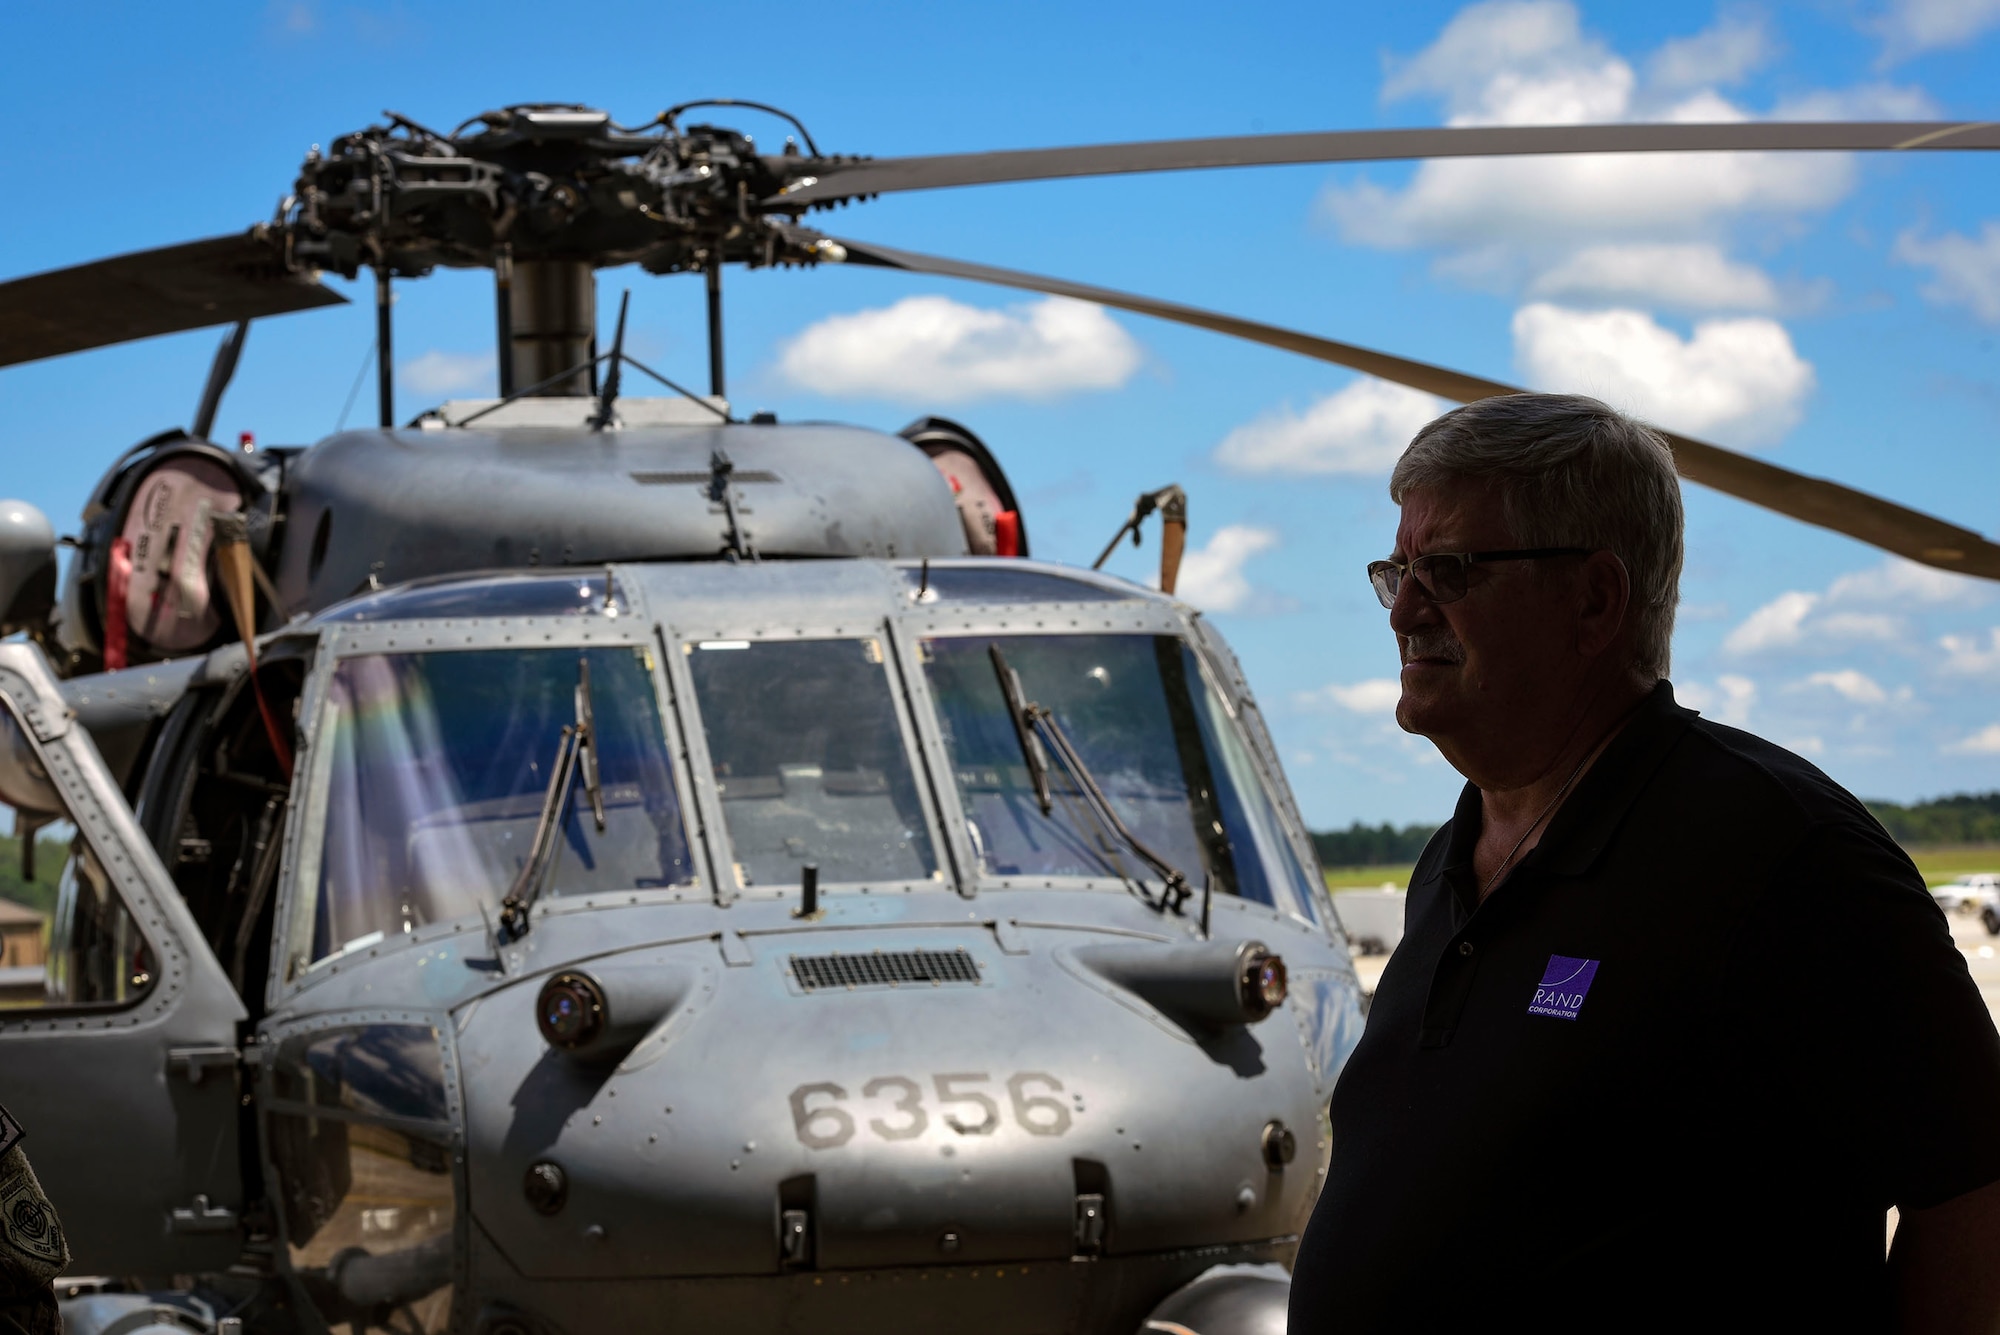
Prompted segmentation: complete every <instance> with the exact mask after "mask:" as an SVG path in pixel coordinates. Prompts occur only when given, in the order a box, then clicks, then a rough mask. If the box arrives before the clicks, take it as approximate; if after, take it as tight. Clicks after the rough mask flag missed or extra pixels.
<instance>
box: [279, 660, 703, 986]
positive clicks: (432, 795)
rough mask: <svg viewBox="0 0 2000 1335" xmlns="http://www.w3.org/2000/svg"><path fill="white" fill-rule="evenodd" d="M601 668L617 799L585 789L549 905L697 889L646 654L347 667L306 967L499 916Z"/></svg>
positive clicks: (553, 874)
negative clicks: (485, 915)
mask: <svg viewBox="0 0 2000 1335" xmlns="http://www.w3.org/2000/svg"><path fill="white" fill-rule="evenodd" d="M583 661H587V662H588V663H589V665H590V691H591V698H592V701H593V706H594V709H593V712H594V713H595V716H596V730H597V737H596V748H597V761H598V767H599V774H600V783H601V786H602V794H603V800H604V816H605V829H604V830H603V832H602V833H600V832H599V831H598V829H597V823H596V821H595V819H594V818H593V817H592V815H591V811H590V805H589V800H588V797H587V796H586V794H585V793H584V791H583V785H582V784H581V783H578V784H575V785H573V786H572V789H571V792H570V795H569V801H568V803H567V805H566V807H565V810H564V813H563V824H562V829H561V836H560V838H559V839H558V840H557V843H556V852H555V856H554V858H553V866H552V867H551V868H550V871H549V876H548V888H547V889H546V890H545V891H544V892H543V893H544V894H546V895H565V894H569V895H577V894H589V893H592V892H595V891H604V890H630V889H643V888H648V887H659V886H673V885H683V884H687V883H689V882H691V881H693V880H694V867H693V862H692V860H691V858H690V856H689V852H688V841H687V834H686V830H685V826H684V824H683V822H682V819H681V809H680V800H679V798H678V796H677V795H676V793H675V791H674V781H673V770H672V767H671V766H670V765H669V763H668V758H667V744H666V735H665V732H664V729H663V726H662V722H661V718H660V707H659V699H658V696H657V695H656V694H655V693H654V688H653V670H652V655H651V653H650V652H649V651H648V650H647V649H645V648H643V647H641V646H623V647H614V648H593V649H582V650H578V649H543V650H528V651H521V650H513V649H496V650H466V651H462V652H451V653H425V654H367V655H362V656H358V657H354V658H346V659H342V660H341V662H340V664H339V665H338V667H336V668H335V670H334V674H333V681H332V684H331V687H330V689H329V691H328V705H329V713H328V719H327V726H326V728H325V729H324V733H323V735H324V736H325V738H326V741H325V743H324V749H325V750H326V751H327V752H328V753H329V754H328V757H327V759H326V760H324V761H323V762H322V763H323V764H324V766H325V768H326V776H327V777H326V837H325V842H324V844H323V845H322V849H321V856H320V866H319V899H318V910H317V913H316V915H315V919H314V922H313V937H312V946H311V953H310V956H309V958H310V959H314V960H317V959H321V958H323V957H325V956H327V955H330V954H333V953H334V952H336V951H339V950H343V949H352V948H354V947H356V946H359V945H363V944H368V943H370V942H371V941H373V940H377V939H380V938H381V937H382V936H385V935H393V934H395V933H399V932H408V931H412V930H414V929H415V928H418V927H421V926H423V925H425V924H426V923H432V922H442V921H446V920H449V919H454V918H461V917H465V916H467V915H469V914H476V913H478V912H479V911H480V909H481V907H482V906H484V907H488V908H492V907H497V906H498V904H499V903H500V900H501V898H502V897H503V896H504V895H505V894H506V893H507V888H508V886H509V885H510V884H511V883H512V882H513V880H514V877H515V875H516V874H517V873H518V872H519V871H520V868H521V865H522V862H523V861H524V859H525V858H526V856H527V853H528V849H529V847H530V845H532V844H533V842H534V837H535V825H536V821H537V819H538V817H539V816H540V814H541V809H542V802H543V797H544V794H545V793H546V791H547V788H548V784H549V775H550V768H551V766H552V765H553V763H554V762H555V759H556V755H557V751H558V748H559V747H560V745H561V743H562V731H563V729H564V728H565V727H567V726H571V725H573V724H575V722H576V688H577V682H578V678H579V676H580V672H579V665H580V663H581V662H583Z"/></svg>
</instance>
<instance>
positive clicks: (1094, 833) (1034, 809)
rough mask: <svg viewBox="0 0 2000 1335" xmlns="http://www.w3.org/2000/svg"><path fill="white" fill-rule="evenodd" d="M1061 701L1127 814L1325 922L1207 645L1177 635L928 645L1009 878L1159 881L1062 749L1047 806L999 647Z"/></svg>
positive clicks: (954, 747)
mask: <svg viewBox="0 0 2000 1335" xmlns="http://www.w3.org/2000/svg"><path fill="white" fill-rule="evenodd" d="M994 644H997V645H999V646H1000V648H1001V651H1002V652H1003V653H1004V654H1005V655H1006V660H1007V665H1008V666H1009V667H1011V668H1013V669H1014V671H1015V672H1017V673H1019V674H1020V677H1021V685H1022V689H1023V690H1024V691H1025V693H1026V696H1027V699H1028V700H1029V701H1031V702H1033V703H1036V704H1039V705H1042V706H1043V707H1045V708H1047V709H1049V710H1051V711H1052V712H1053V713H1054V715H1055V719H1056V722H1057V723H1059V724H1060V725H1061V727H1062V729H1063V731H1064V733H1066V734H1067V735H1068V737H1069V739H1070V741H1071V743H1072V744H1073V745H1074V746H1075V747H1076V750H1077V753H1078V755H1079V756H1080V757H1081V758H1082V760H1083V762H1084V764H1085V765H1086V766H1088V767H1089V769H1090V772H1091V775H1092V777H1093V778H1095V779H1096V780H1097V783H1098V785H1099V787H1101V788H1102V789H1103V790H1104V794H1105V797H1106V798H1107V799H1108V800H1109V801H1110V803H1111V805H1112V807H1113V808H1114V809H1115V810H1116V811H1117V813H1118V815H1119V817H1120V818H1121V819H1123V820H1124V822H1125V823H1126V824H1127V825H1128V826H1130V827H1131V829H1132V831H1133V833H1135V834H1137V835H1138V836H1139V838H1140V839H1142V840H1144V841H1145V842H1146V843H1147V844H1149V845H1151V846H1152V847H1153V848H1155V849H1157V850H1158V851H1159V852H1160V854H1161V855H1162V856H1164V857H1165V858H1166V860H1167V861H1169V862H1171V863H1172V864H1174V866H1176V867H1178V868H1179V869H1181V870H1182V871H1183V872H1185V873H1186V874H1187V875H1188V876H1189V877H1190V878H1191V879H1193V880H1195V881H1196V882H1197V883H1199V881H1200V878H1201V875H1202V873H1203V872H1211V873H1213V874H1214V876H1215V878H1216V888H1217V889H1218V890H1219V891H1222V892H1224V893H1227V894H1239V895H1242V896H1244V897H1246V898H1249V899H1254V900H1256V901H1258V902H1259V903H1263V904H1270V905H1272V906H1273V907H1276V908H1281V909H1284V910H1286V911H1288V912H1292V913H1296V914H1299V915H1300V916H1302V917H1305V918H1308V919H1311V920H1313V921H1318V914H1317V913H1316V912H1315V911H1314V908H1313V901H1314V894H1313V890H1312V883H1311V878H1310V877H1309V875H1308V874H1307V873H1306V871H1305V869H1304V868H1303V867H1302V866H1301V864H1300V862H1299V859H1298V858H1297V856H1296V855H1295V854H1294V853H1293V851H1292V848H1291V845H1290V842H1289V841H1288V840H1287V839H1286V837H1285V832H1284V825H1283V823H1282V822H1281V821H1280V820H1279V818H1278V814H1277V808H1276V806H1275V804H1274V803H1273V802H1272V800H1271V797H1270V794H1269V793H1268V792H1267V791H1266V790H1265V788H1264V785H1263V781H1262V779H1261V778H1260V777H1259V775H1258V774H1257V771H1256V768H1255V766H1254V765H1253V764H1252V762H1251V759H1250V752H1249V748H1248V747H1247V746H1246V745H1245V744H1244V742H1243V739H1242V737H1241V735H1240V734H1239V733H1238V731H1237V727H1236V722H1235V720H1234V719H1233V718H1231V717H1230V716H1229V711H1228V709H1227V708H1226V707H1225V706H1224V704H1223V702H1222V700H1221V698H1220V697H1219V696H1218V695H1217V694H1216V692H1215V690H1214V689H1213V688H1212V687H1211V686H1210V685H1209V684H1208V682H1207V681H1206V679H1205V678H1204V677H1203V675H1202V672H1201V664H1200V661H1199V659H1197V658H1196V656H1195V654H1194V652H1193V651H1192V650H1191V649H1189V648H1188V647H1187V645H1186V644H1184V643H1183V642H1182V641H1181V640H1180V639H1178V638H1177V637H1175V636H1171V635H1003V636H964V637H958V636H954V637H938V638H935V639H929V640H925V641H924V642H923V646H922V655H923V659H924V670H925V673H926V674H927V676H928V679H929V681H930V687H931V694H932V695H933V697H934V698H935V699H936V701H937V709H938V718H939V723H940V725H941V727H942V729H943V732H944V739H945V746H946V749H947V750H948V751H949V752H950V756H951V767H952V777H953V779H954V780H955V782H956V783H957V785H958V795H959V801H960V803H961V804H962V805H963V807H964V809H965V813H966V825H967V833H968V835H969V836H970V837H971V840H972V845H973V851H974V853H975V854H976V855H977V856H978V858H979V859H980V863H981V865H982V867H983V868H984V869H985V871H986V872H988V873H989V874H991V875H995V876H1082V877H1105V876H1113V877H1119V878H1123V879H1140V878H1147V879H1151V878H1152V873H1151V872H1150V871H1149V869H1147V868H1146V866H1145V865H1144V864H1143V863H1141V862H1139V861H1138V859H1136V858H1135V857H1133V856H1132V853H1131V851H1130V849H1128V848H1127V847H1125V846H1124V845H1123V844H1121V843H1120V841H1119V840H1118V839H1117V838H1116V836H1115V835H1114V834H1112V832H1110V831H1108V830H1105V829H1103V828H1101V827H1100V825H1099V823H1098V822H1097V821H1096V820H1095V819H1094V818H1093V817H1092V815H1091V814H1090V812H1089V810H1088V807H1087V805H1086V804H1085V802H1084V800H1083V796H1082V792H1081V789H1080V788H1079V786H1078V785H1077V784H1076V782H1075V781H1074V779H1073V778H1072V777H1071V776H1070V775H1069V774H1068V773H1067V772H1066V771H1065V770H1064V769H1063V766H1062V765H1061V764H1060V763H1059V762H1057V761H1055V760H1053V759H1051V763H1050V767H1049V783H1050V789H1051V793H1052V796H1053V797H1054V810H1053V811H1051V812H1050V813H1049V814H1048V815H1043V814H1042V810H1041V806H1040V804H1039V803H1038V802H1037V800H1036V797H1035V788H1034V783H1033V780H1032V779H1031V778H1030V776H1029V773H1028V768H1027V764H1026V762H1025V761H1024V760H1023V758H1022V755H1021V743H1020V739H1019V737H1018V736H1017V735H1016V733H1015V731H1014V724H1013V720H1012V719H1011V718H1010V717H1009V716H1008V713H1007V705H1006V701H1005V698H1004V697H1003V696H1002V694H1001V691H1000V683H999V679H998V677H997V676H995V674H994V667H993V662H992V659H991V657H990V655H989V653H988V646H990V645H994Z"/></svg>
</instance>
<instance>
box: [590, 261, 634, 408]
mask: <svg viewBox="0 0 2000 1335" xmlns="http://www.w3.org/2000/svg"><path fill="white" fill-rule="evenodd" d="M631 304H632V289H631V288H629V287H628V288H626V289H625V294H624V295H623V296H621V297H619V298H618V329H617V332H616V333H614V334H612V336H611V351H610V352H609V353H608V354H606V355H607V357H608V359H609V361H610V363H611V364H610V365H609V366H606V367H605V368H604V388H603V389H601V390H599V391H598V395H597V415H596V416H595V417H592V418H591V419H590V425H591V429H592V430H595V431H602V430H604V429H605V428H606V427H608V426H610V425H611V423H612V422H613V421H614V420H616V419H615V418H614V417H613V415H612V411H611V406H612V405H613V404H614V403H616V402H617V401H618V379H619V377H618V371H619V368H620V367H621V366H622V365H623V364H624V361H625V311H626V308H627V307H629V306H630V305H631Z"/></svg>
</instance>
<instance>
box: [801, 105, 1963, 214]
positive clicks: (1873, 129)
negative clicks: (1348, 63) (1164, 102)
mask: <svg viewBox="0 0 2000 1335" xmlns="http://www.w3.org/2000/svg"><path fill="white" fill-rule="evenodd" d="M1913 149H1922V150H1926V151H1937V150H1945V149H1953V150H1956V149H2000V123H1996V122H1992V121H1729V122H1723V123H1716V124H1700V125H1695V124H1689V125H1677V124H1643V125H1454V126H1440V127H1436V128H1432V129H1413V130H1329V131H1322V132H1316V133H1309V134H1251V135H1235V136H1231V137H1229V138H1224V139H1161V140H1151V141H1145V142H1139V143H1128V144H1089V145H1083V146H1079V147H1074V148H1027V149H1012V150H1008V151H1004V152H998V153H947V154H942V155H939V156H936V157H910V158H874V159H868V160H863V161H860V162H852V163H845V162H843V163H833V162H813V163H801V164H800V165H799V170H800V171H802V172H805V171H810V172H812V173H813V174H812V175H811V176H804V175H801V176H800V177H799V178H798V179H797V181H795V182H794V183H793V184H792V185H790V186H788V187H786V189H785V190H784V191H782V192H781V193H780V194H779V196H778V199H781V200H784V201H787V202H790V203H804V204H812V203H817V202H819V201H822V200H830V199H848V198H853V197H855V196H857V195H879V194H886V193H888V192H890V191H894V190H936V189H939V188H941V187H944V186H954V185H988V184H993V183H996V182H1001V181H1046V180H1054V179H1057V178H1060V177H1068V176H1118V175H1123V174H1125V173H1128V172H1166V171H1186V170H1189V169H1192V168H1197V167H1269V166H1280V165H1285V164H1295V163H1304V162H1388V161H1395V160H1399V159H1406V158H1463V157H1519V156H1524V155H1529V154H1538V153H1713V152H1745V151H1752V150H1758V151H1776V152H1822V153H1825V152H1881V151H1897V150H1913ZM772 202H776V201H772Z"/></svg>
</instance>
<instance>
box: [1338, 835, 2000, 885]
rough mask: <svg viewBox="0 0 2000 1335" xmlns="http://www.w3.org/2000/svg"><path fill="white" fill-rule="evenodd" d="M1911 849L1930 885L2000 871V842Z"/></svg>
mask: <svg viewBox="0 0 2000 1335" xmlns="http://www.w3.org/2000/svg"><path fill="white" fill-rule="evenodd" d="M1909 852H1910V858H1911V860H1912V861H1914V862H1915V863H1916V864H1917V870H1918V871H1920V872H1922V873H1923V875H1924V882H1925V884H1927V885H1943V884H1944V883H1945V882H1946V881H1951V880H1956V879H1957V878H1958V877H1960V876H1962V875H1964V874H1965V873H1966V872H1970V871H1992V872H2000V844H1943V845H1938V846H1935V847H1929V848H1922V847H1920V848H1912V849H1911V850H1909ZM1410 870H1411V868H1410V867H1409V866H1406V865H1397V864H1393V863H1392V864H1389V865H1386V866H1380V867H1328V868H1327V869H1326V888H1327V889H1329V890H1350V889H1353V888H1355V887H1357V886H1366V887H1367V888H1369V889H1373V888H1374V887H1376V886H1378V885H1381V884H1382V883H1383V882H1384V881H1393V882H1394V883H1395V884H1396V885H1397V886H1399V887H1400V886H1406V885H1408V884H1409V883H1410Z"/></svg>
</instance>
